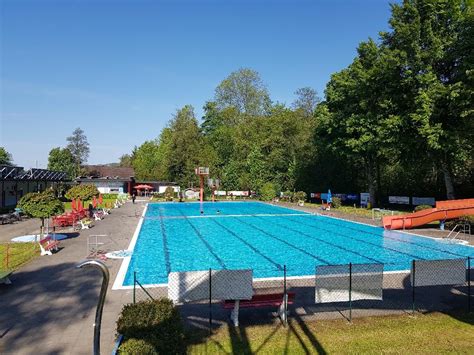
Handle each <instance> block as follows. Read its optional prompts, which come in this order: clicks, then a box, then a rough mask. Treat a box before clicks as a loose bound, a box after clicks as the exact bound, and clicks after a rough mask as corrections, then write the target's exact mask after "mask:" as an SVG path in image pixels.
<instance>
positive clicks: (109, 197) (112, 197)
mask: <svg viewBox="0 0 474 355" xmlns="http://www.w3.org/2000/svg"><path fill="white" fill-rule="evenodd" d="M117 197H118V194H102V198H103V199H104V200H115V199H116V198H117Z"/></svg>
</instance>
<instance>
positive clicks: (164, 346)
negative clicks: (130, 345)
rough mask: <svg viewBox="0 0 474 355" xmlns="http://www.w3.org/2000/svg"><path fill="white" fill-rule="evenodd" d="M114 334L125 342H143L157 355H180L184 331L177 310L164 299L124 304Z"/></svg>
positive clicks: (182, 350)
mask: <svg viewBox="0 0 474 355" xmlns="http://www.w3.org/2000/svg"><path fill="white" fill-rule="evenodd" d="M117 332H118V333H119V334H123V336H124V338H125V339H126V340H128V339H137V340H144V341H146V342H147V343H148V344H151V345H152V346H153V347H154V349H155V350H156V351H157V352H158V353H159V354H184V353H185V343H184V328H183V324H182V321H181V316H180V314H179V311H178V309H177V308H176V307H175V306H174V305H173V303H172V302H171V301H170V300H168V299H160V300H156V301H145V302H139V303H135V304H128V305H125V306H124V307H123V309H122V313H121V314H120V317H119V319H118V321H117Z"/></svg>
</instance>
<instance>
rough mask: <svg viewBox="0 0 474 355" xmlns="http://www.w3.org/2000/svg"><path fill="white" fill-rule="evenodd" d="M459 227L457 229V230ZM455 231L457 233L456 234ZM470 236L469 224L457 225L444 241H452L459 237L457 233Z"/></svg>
mask: <svg viewBox="0 0 474 355" xmlns="http://www.w3.org/2000/svg"><path fill="white" fill-rule="evenodd" d="M458 227H459V228H458ZM456 229H457V232H456ZM461 232H462V233H463V234H468V235H469V236H470V235H471V224H470V223H466V222H464V223H459V224H456V225H455V226H454V228H453V229H452V230H451V231H450V232H449V234H448V236H447V237H446V239H449V240H454V239H456V238H457V237H458V236H459V233H461Z"/></svg>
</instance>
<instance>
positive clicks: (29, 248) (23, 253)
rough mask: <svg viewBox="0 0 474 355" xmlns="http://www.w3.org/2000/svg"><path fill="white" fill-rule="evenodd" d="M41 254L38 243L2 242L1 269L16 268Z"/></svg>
mask: <svg viewBox="0 0 474 355" xmlns="http://www.w3.org/2000/svg"><path fill="white" fill-rule="evenodd" d="M39 254H40V251H39V245H38V243H1V244H0V271H4V270H16V269H18V268H20V267H21V266H23V265H25V264H26V263H28V262H29V261H30V260H32V259H34V258H35V257H37V256H38V255H39Z"/></svg>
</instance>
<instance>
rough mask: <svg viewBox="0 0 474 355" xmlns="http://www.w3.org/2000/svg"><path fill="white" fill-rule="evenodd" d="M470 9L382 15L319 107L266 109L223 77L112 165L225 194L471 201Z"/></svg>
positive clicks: (420, 3) (399, 9)
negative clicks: (201, 180)
mask: <svg viewBox="0 0 474 355" xmlns="http://www.w3.org/2000/svg"><path fill="white" fill-rule="evenodd" d="M473 18H474V17H473V9H472V6H471V5H470V3H469V2H468V1H461V0H452V1H429V0H406V1H404V2H403V3H402V4H393V5H391V17H390V19H389V24H390V30H389V31H387V32H381V33H380V37H379V38H378V39H377V40H373V39H370V38H369V39H368V40H367V41H364V42H361V43H360V45H359V46H358V48H357V55H356V57H355V58H354V60H353V61H352V63H351V64H350V65H349V66H348V67H347V68H344V69H343V70H341V71H339V72H337V73H334V74H333V75H332V76H331V78H330V80H329V82H328V83H327V86H326V89H325V99H324V100H321V99H320V98H319V97H318V96H317V93H316V92H315V91H314V90H313V89H311V88H308V87H306V88H301V89H298V90H297V91H296V98H295V101H294V102H293V104H292V105H291V106H287V105H285V104H281V103H274V102H272V100H271V99H270V95H269V93H268V91H267V89H266V87H265V85H264V84H263V82H262V80H261V78H260V76H259V74H258V73H257V72H255V71H254V70H252V69H248V68H242V69H239V70H237V71H235V72H233V73H231V74H230V75H229V76H228V77H227V78H225V79H224V80H223V81H222V82H221V83H220V84H219V85H218V86H217V88H216V89H215V95H214V97H213V98H212V99H211V100H209V101H208V102H206V103H205V105H204V116H203V117H202V122H201V123H199V121H198V119H197V118H196V116H195V114H194V110H193V107H192V106H189V105H186V106H185V107H183V108H181V109H179V110H177V112H176V114H175V115H174V117H173V118H172V119H171V120H170V122H169V123H168V125H167V126H166V127H165V128H164V129H163V130H162V131H161V133H160V135H159V136H158V137H157V138H156V139H155V140H152V141H147V142H145V143H143V144H142V145H141V146H140V147H138V148H137V147H136V148H135V149H134V150H133V152H132V153H131V154H130V155H125V156H124V157H122V160H123V163H124V164H129V165H132V166H133V167H134V169H135V173H136V177H137V178H138V179H156V180H168V181H175V182H177V183H179V184H180V185H182V186H190V185H191V184H193V183H197V179H196V176H195V175H194V168H195V167H196V166H209V167H210V171H211V172H212V173H211V175H212V176H213V177H215V178H219V179H220V180H221V186H222V188H223V189H250V190H255V191H257V192H258V191H260V189H261V188H262V186H263V184H264V183H268V182H270V183H272V184H274V186H275V189H276V190H281V191H283V190H292V191H294V190H304V191H307V192H311V191H325V190H327V189H328V188H331V189H333V191H337V192H341V193H342V192H346V193H348V192H359V191H368V192H370V193H371V198H372V201H371V202H372V204H373V205H375V204H376V203H380V202H381V201H382V199H383V197H384V196H387V195H389V194H395V195H400V194H401V195H422V196H435V197H437V198H448V199H452V198H455V197H463V196H472V195H473V194H474V158H473V157H474V149H473V147H474V135H473V132H474V126H473V112H474V107H473V83H474V66H473V63H474V53H473V49H474V43H473V42H474V27H473V24H474V21H473Z"/></svg>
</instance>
